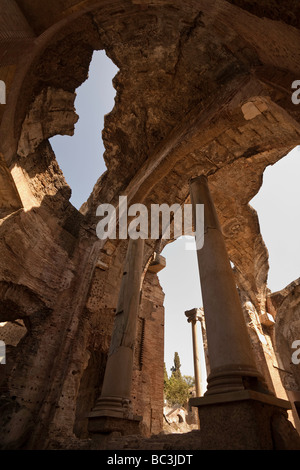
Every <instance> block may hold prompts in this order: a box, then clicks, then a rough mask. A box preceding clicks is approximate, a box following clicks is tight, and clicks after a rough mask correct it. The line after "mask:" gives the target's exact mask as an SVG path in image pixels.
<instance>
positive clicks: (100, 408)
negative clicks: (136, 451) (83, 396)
mask: <svg viewBox="0 0 300 470" xmlns="http://www.w3.org/2000/svg"><path fill="white" fill-rule="evenodd" d="M88 419H89V422H88V431H89V432H90V433H92V434H93V433H96V434H109V433H112V432H120V433H121V434H122V435H129V434H140V431H139V425H140V422H141V420H142V417H141V416H136V415H134V414H133V413H132V411H131V407H130V400H128V399H125V398H120V397H100V398H99V400H98V401H97V404H96V406H95V408H94V409H93V410H92V411H91V412H90V413H89V415H88Z"/></svg>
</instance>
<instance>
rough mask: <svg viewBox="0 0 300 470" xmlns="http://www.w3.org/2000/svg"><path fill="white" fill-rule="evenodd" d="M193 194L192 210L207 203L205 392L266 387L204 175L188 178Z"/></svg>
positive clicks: (201, 257)
mask: <svg viewBox="0 0 300 470" xmlns="http://www.w3.org/2000/svg"><path fill="white" fill-rule="evenodd" d="M190 194H191V200H192V205H193V210H194V213H195V208H196V204H204V244H203V246H202V248H201V249H198V250H197V257H198V266H199V274H200V282H201V290H202V298H203V307H204V312H205V323H206V332H207V343H208V352H209V363H210V374H209V377H208V379H207V392H206V394H216V393H222V392H227V391H235V390H243V389H247V388H254V389H264V387H261V383H262V382H263V378H262V377H261V376H260V374H259V372H258V370H257V368H256V365H255V361H254V356H253V352H252V347H251V343H250V338H249V335H248V331H247V327H246V323H245V320H244V315H243V311H242V306H241V302H240V299H239V295H238V292H237V288H236V283H235V279H234V275H233V272H232V268H231V265H230V261H229V258H228V254H227V250H226V246H225V241H224V238H223V234H222V231H221V227H220V224H219V220H218V216H217V213H216V210H215V207H214V203H213V200H212V197H211V194H210V191H209V187H208V182H207V178H206V177H205V176H199V177H197V178H193V179H192V180H191V181H190Z"/></svg>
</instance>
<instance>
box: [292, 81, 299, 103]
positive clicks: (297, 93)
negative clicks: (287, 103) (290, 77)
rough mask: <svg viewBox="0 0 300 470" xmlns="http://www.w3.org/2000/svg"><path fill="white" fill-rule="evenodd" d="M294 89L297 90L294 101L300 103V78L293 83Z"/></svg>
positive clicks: (293, 96) (293, 95)
mask: <svg viewBox="0 0 300 470" xmlns="http://www.w3.org/2000/svg"><path fill="white" fill-rule="evenodd" d="M292 89H293V90H296V91H294V93H293V94H292V102H293V103H294V104H300V80H295V81H294V82H293V83H292Z"/></svg>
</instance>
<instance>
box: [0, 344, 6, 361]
mask: <svg viewBox="0 0 300 470" xmlns="http://www.w3.org/2000/svg"><path fill="white" fill-rule="evenodd" d="M0 364H6V345H5V343H4V341H1V340H0Z"/></svg>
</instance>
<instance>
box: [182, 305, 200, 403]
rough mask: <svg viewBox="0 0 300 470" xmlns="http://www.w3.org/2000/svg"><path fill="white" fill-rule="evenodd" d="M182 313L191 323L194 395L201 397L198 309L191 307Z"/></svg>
mask: <svg viewBox="0 0 300 470" xmlns="http://www.w3.org/2000/svg"><path fill="white" fill-rule="evenodd" d="M184 313H185V315H186V317H187V319H188V322H189V323H191V325H192V339H193V358H194V371H195V387H196V396H197V397H201V395H202V384H201V366H200V355H199V343H198V331H197V321H198V320H199V321H200V315H199V309H198V308H193V309H192V310H187V311H186V312H184Z"/></svg>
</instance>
